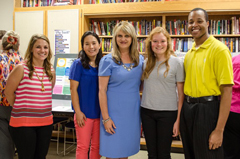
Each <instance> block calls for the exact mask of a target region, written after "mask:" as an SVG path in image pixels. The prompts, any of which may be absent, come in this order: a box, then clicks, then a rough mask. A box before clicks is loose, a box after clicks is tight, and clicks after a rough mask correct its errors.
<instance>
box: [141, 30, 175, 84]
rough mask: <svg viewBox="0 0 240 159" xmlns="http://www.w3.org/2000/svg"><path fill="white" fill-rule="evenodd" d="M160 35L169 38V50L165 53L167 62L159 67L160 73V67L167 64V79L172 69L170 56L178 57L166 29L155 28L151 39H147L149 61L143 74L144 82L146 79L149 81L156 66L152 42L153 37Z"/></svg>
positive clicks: (150, 36) (165, 73)
mask: <svg viewBox="0 0 240 159" xmlns="http://www.w3.org/2000/svg"><path fill="white" fill-rule="evenodd" d="M160 33H162V34H163V35H164V36H165V37H166V38H167V50H166V52H165V57H166V60H165V61H163V62H162V63H161V64H159V65H158V69H157V70H158V71H159V69H160V67H161V66H162V65H163V64H165V65H166V70H165V72H164V74H163V75H164V77H165V78H166V77H167V74H168V71H169V69H170V66H169V64H168V60H169V58H170V56H171V55H174V56H176V55H175V54H174V52H173V50H172V43H171V37H170V35H169V33H168V32H167V31H166V29H164V28H162V27H156V28H154V29H153V30H152V31H151V33H150V35H149V37H148V38H147V39H146V53H147V55H148V59H147V64H146V68H145V70H144V71H143V74H142V80H144V79H145V78H146V79H147V78H148V77H149V75H150V74H151V72H152V70H153V68H154V66H155V65H156V56H155V55H154V52H153V50H152V45H151V41H152V37H153V35H155V34H160ZM158 71H157V72H158Z"/></svg>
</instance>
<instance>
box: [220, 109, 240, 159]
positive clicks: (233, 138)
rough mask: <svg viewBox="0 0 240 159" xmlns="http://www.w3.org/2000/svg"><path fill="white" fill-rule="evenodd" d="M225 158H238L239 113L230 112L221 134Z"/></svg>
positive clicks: (239, 137) (239, 146) (239, 149)
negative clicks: (222, 134)
mask: <svg viewBox="0 0 240 159" xmlns="http://www.w3.org/2000/svg"><path fill="white" fill-rule="evenodd" d="M223 149H224V158H225V159H240V114H239V113H234V112H230V114H229V117H228V121H227V123H226V126H225V130H224V136H223Z"/></svg>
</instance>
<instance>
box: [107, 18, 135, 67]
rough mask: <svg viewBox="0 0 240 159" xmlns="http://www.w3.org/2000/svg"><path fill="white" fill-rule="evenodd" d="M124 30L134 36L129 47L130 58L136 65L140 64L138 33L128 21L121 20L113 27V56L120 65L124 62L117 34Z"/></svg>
mask: <svg viewBox="0 0 240 159" xmlns="http://www.w3.org/2000/svg"><path fill="white" fill-rule="evenodd" d="M120 30H121V31H123V32H124V33H125V34H129V35H130V36H131V37H132V44H131V45H130V48H129V53H130V58H131V60H132V61H133V63H134V67H136V66H138V63H139V52H138V50H137V35H136V33H135V29H134V27H133V26H132V24H130V23H129V22H127V21H121V22H120V23H118V24H117V25H116V26H115V27H114V29H113V38H112V46H113V51H112V57H113V59H114V62H115V63H117V64H118V65H120V64H121V63H122V60H121V53H120V50H119V47H118V45H117V41H116V38H117V34H118V32H119V31H120Z"/></svg>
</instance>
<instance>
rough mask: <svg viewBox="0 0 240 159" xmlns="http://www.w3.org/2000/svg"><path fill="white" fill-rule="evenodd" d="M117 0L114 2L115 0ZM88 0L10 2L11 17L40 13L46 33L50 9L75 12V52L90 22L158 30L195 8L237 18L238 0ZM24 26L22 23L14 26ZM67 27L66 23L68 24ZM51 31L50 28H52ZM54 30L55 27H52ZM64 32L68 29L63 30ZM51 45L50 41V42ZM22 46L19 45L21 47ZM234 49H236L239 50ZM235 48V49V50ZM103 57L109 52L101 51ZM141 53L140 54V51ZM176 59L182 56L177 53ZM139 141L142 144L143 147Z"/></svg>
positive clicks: (217, 17)
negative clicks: (143, 24)
mask: <svg viewBox="0 0 240 159" xmlns="http://www.w3.org/2000/svg"><path fill="white" fill-rule="evenodd" d="M116 1H117V0H116ZM89 2H90V1H89V0H81V3H80V5H68V6H44V7H21V0H14V14H13V15H15V14H16V13H19V12H26V13H30V12H33V11H43V12H44V18H43V22H42V23H43V27H44V28H43V33H44V34H45V35H47V36H48V35H49V33H48V31H49V30H48V27H49V24H48V18H49V17H48V16H49V15H48V11H51V10H61V11H64V10H69V9H70V10H71V9H76V10H78V11H79V14H78V15H79V23H78V29H79V30H78V34H76V36H78V43H77V44H78V51H79V50H80V49H81V44H80V39H81V35H82V34H83V33H84V32H85V31H88V30H90V28H91V26H90V22H92V21H96V22H104V23H106V22H110V21H113V20H128V21H141V20H143V19H145V20H147V21H152V20H153V19H155V20H160V21H161V22H162V27H164V28H166V27H167V24H166V22H168V21H174V20H175V19H176V20H180V21H184V20H185V21H186V20H187V18H188V13H189V11H190V10H192V9H193V8H196V7H201V8H204V9H205V10H207V12H208V14H209V20H212V21H214V20H215V21H218V20H231V19H232V17H236V19H239V18H240V1H239V0H211V1H209V0H175V1H167V0H162V1H152V2H139V1H137V2H131V1H130V0H123V2H122V3H106V4H89ZM18 21H19V19H16V17H15V18H14V29H15V22H18ZM17 25H22V26H20V28H23V27H24V25H25V24H24V23H17ZM69 25H70V24H69ZM53 28H54V26H53ZM55 28H57V26H55ZM66 29H68V28H66ZM214 36H215V37H217V38H222V39H224V40H225V39H226V38H229V39H230V40H228V41H229V44H230V43H231V39H235V45H236V41H238V45H239V44H240V34H236V33H235V34H232V33H230V34H219V35H218V34H214ZM100 37H101V38H102V39H103V40H110V39H111V38H112V36H111V35H101V36H100ZM146 37H147V35H138V39H144V38H146ZM171 37H172V39H175V38H176V40H177V39H179V40H181V39H189V38H191V35H186V34H184V35H171ZM51 38H52V37H51ZM27 42H28V41H22V42H21V43H27ZM51 43H53V42H51ZM21 45H22V44H21ZM239 48H240V47H239V46H238V50H239ZM235 49H236V48H235ZM104 53H105V54H107V53H109V51H104ZM141 53H143V54H144V52H141ZM179 54H180V56H184V55H182V54H181V52H179ZM144 142H145V141H144V140H142V144H144Z"/></svg>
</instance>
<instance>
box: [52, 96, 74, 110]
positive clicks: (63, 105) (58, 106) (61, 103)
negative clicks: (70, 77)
mask: <svg viewBox="0 0 240 159" xmlns="http://www.w3.org/2000/svg"><path fill="white" fill-rule="evenodd" d="M52 112H63V113H73V110H72V106H71V100H59V99H52Z"/></svg>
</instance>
